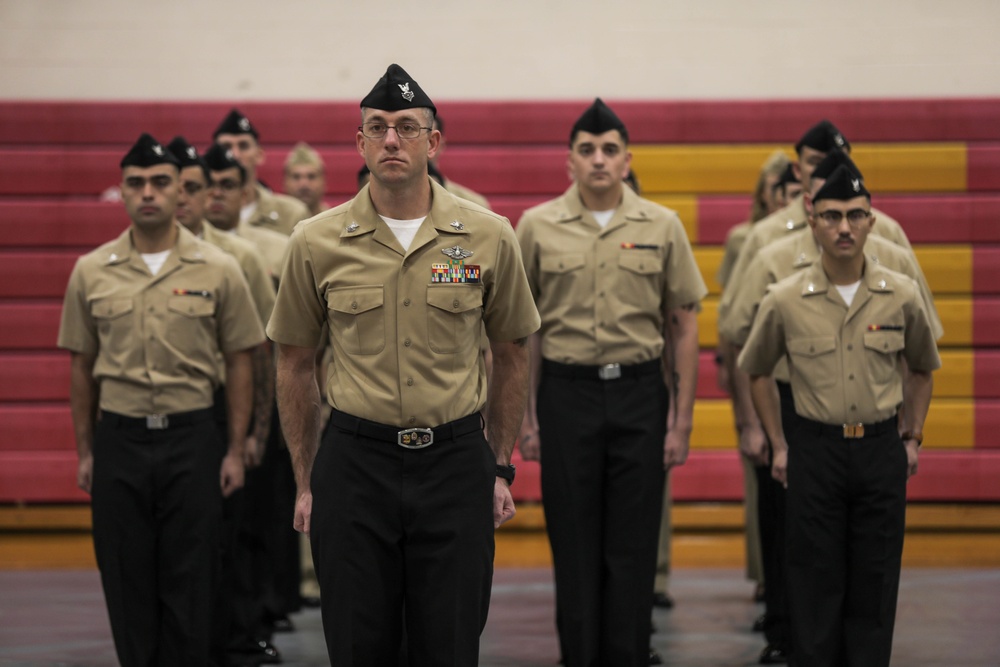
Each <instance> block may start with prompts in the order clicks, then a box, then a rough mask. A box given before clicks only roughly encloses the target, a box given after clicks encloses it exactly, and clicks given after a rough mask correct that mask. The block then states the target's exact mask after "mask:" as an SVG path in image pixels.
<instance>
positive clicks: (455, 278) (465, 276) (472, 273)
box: [431, 260, 479, 283]
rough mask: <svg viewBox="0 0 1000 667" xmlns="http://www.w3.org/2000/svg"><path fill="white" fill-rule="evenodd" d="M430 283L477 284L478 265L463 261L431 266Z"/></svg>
mask: <svg viewBox="0 0 1000 667" xmlns="http://www.w3.org/2000/svg"><path fill="white" fill-rule="evenodd" d="M431 282H432V283H478V282H479V265H478V264H466V263H465V262H463V261H461V260H460V261H457V262H448V263H447V264H431Z"/></svg>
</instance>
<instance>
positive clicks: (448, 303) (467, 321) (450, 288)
mask: <svg viewBox="0 0 1000 667" xmlns="http://www.w3.org/2000/svg"><path fill="white" fill-rule="evenodd" d="M427 306H428V308H427V344H428V346H429V347H430V348H431V350H433V351H434V352H437V353H438V354H455V353H456V352H461V351H463V350H467V349H469V348H470V347H472V346H473V345H475V346H476V347H477V349H478V346H479V342H480V336H481V335H482V324H481V322H482V319H483V288H482V286H481V285H428V286H427Z"/></svg>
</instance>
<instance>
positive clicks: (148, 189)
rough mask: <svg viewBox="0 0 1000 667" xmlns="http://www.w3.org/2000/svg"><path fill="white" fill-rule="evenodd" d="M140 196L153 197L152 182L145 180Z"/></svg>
mask: <svg viewBox="0 0 1000 667" xmlns="http://www.w3.org/2000/svg"><path fill="white" fill-rule="evenodd" d="M142 198H143V199H152V198H153V184H152V183H151V182H149V181H146V184H145V185H143V186H142Z"/></svg>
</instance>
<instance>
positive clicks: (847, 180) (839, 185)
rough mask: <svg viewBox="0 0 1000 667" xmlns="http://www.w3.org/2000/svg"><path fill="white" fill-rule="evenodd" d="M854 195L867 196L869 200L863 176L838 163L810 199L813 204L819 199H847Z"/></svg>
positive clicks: (869, 196)
mask: <svg viewBox="0 0 1000 667" xmlns="http://www.w3.org/2000/svg"><path fill="white" fill-rule="evenodd" d="M855 197H868V199H869V200H870V199H871V194H870V193H869V192H868V189H867V188H865V180H864V179H863V178H861V177H860V176H858V175H857V174H855V173H854V172H852V171H851V170H850V169H848V168H847V167H846V166H845V165H840V166H839V167H837V168H836V169H834V170H833V173H832V174H830V178H828V179H826V183H824V184H823V187H821V188H820V189H819V192H817V193H816V194H815V195H813V198H812V200H813V204H815V203H816V202H818V201H820V200H821V199H836V200H838V201H847V200H848V199H854V198H855Z"/></svg>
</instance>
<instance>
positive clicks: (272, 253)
mask: <svg viewBox="0 0 1000 667" xmlns="http://www.w3.org/2000/svg"><path fill="white" fill-rule="evenodd" d="M236 235H237V236H239V237H241V238H244V239H246V240H247V241H250V242H251V243H253V244H254V245H255V246H256V247H257V250H258V251H259V252H260V254H261V256H263V257H264V264H265V265H266V266H267V272H268V273H269V274H271V279H272V280H273V281H274V284H275V285H277V284H278V282H279V281H280V280H281V267H282V266H283V265H284V262H285V252H286V251H287V250H288V237H287V236H285V235H284V234H282V233H280V232H276V231H274V230H273V229H268V228H267V227H254V226H253V225H251V224H248V223H245V222H241V223H240V224H239V225H238V226H237V227H236Z"/></svg>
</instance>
